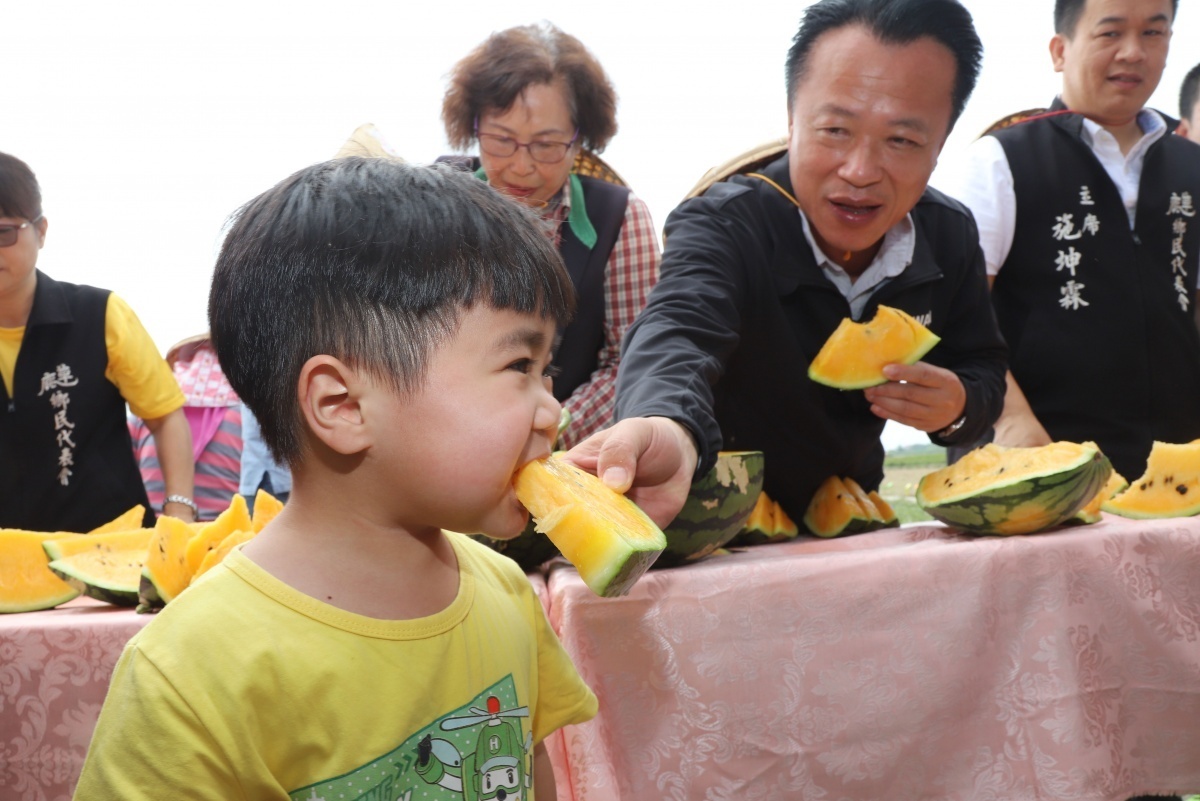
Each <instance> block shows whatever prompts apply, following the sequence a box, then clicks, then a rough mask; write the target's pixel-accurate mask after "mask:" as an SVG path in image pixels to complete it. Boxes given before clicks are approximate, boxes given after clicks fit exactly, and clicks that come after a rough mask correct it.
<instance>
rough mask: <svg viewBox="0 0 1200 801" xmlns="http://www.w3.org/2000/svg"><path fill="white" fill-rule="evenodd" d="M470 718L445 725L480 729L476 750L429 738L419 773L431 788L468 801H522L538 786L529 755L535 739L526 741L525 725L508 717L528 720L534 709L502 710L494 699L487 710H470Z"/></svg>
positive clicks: (420, 751) (419, 750) (420, 749)
mask: <svg viewBox="0 0 1200 801" xmlns="http://www.w3.org/2000/svg"><path fill="white" fill-rule="evenodd" d="M470 711H471V713H472V714H470V715H464V716H461V717H451V718H445V719H443V720H442V723H441V727H442V728H443V729H445V730H447V731H452V730H455V729H463V728H467V727H474V726H479V727H480V729H479V733H478V735H477V736H476V739H475V748H474V750H473V751H472V752H470V753H467V754H460V753H459V751H458V749H457V748H455V747H454V745H453V744H452V743H450V742H447V741H446V740H441V739H438V740H435V739H433V737H432V735H429V734H426V735H425V737H424V739H422V740H421V742H420V743H418V744H417V774H418V775H420V777H421V778H422V779H424V780H425V781H427V782H429V783H430V784H439V785H441V786H442V787H447V788H449V789H451V790H455V791H458V792H461V793H462V797H463V798H464V799H465V801H521V799H523V798H527V797H528V794H527V793H526V792H525V790H527V789H528V788H529V787H530V786H532V784H533V766H532V765H530V764H529V751H530V749H531V748H532V747H533V737H532V735H526V737H525V739H524V740H522V738H521V726H520V724H519V723H515V722H513V721H511V720H508V719H507V718H527V717H529V709H528V708H527V707H521V708H519V709H507V710H502V709H501V708H500V700H499V699H498V698H496V697H495V696H489V697H488V699H487V709H479V708H478V707H471V710H470Z"/></svg>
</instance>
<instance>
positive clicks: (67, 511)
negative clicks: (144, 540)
mask: <svg viewBox="0 0 1200 801" xmlns="http://www.w3.org/2000/svg"><path fill="white" fill-rule="evenodd" d="M108 296H109V292H108V290H104V289H96V288H95V287H90V286H77V285H75V284H68V283H64V282H58V281H54V280H53V279H51V278H49V277H47V276H46V275H45V274H43V273H41V272H39V273H38V274H37V290H36V291H35V293H34V298H33V309H32V311H31V313H30V315H29V322H27V323H26V325H25V336H24V338H23V340H22V342H21V350H20V352H19V353H18V355H17V365H16V370H15V371H14V373H13V397H12V398H9V397H8V392H7V390H6V388H5V387H4V385H3V382H0V398H2V399H3V406H2V407H0V526H2V527H5V528H24V529H30V530H34V531H88V530H90V529H93V528H95V527H96V526H99V525H101V524H103V523H106V522H108V521H109V520H111V519H113V518H115V517H117V516H118V515H120V514H121V513H122V512H125V511H127V510H128V509H129V508H130V507H132V506H134V505H136V504H139V503H140V504H142V505H143V506H145V508H146V518H145V524H146V525H154V512H153V511H152V510H151V509H150V503H149V501H148V500H147V499H146V489H145V487H144V486H143V484H142V476H141V473H140V472H138V467H137V463H136V462H135V461H134V458H133V444H132V442H131V441H130V438H129V428H128V425H127V423H126V417H125V400H124V398H122V397H121V393H120V392H118V391H117V388H116V386H114V385H113V384H112V383H111V382H110V381H109V380H108V379H107V378H105V377H104V371H105V370H106V369H107V367H108V349H107V347H106V345H105V341H104V332H105V315H106V312H107V309H108Z"/></svg>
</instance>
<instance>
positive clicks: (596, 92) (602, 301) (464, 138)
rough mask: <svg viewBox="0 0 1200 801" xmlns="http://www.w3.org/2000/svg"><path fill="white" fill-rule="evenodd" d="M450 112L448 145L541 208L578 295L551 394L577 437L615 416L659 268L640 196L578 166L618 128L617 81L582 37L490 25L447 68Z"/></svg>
mask: <svg viewBox="0 0 1200 801" xmlns="http://www.w3.org/2000/svg"><path fill="white" fill-rule="evenodd" d="M442 120H443V122H444V123H445V127H446V135H447V137H448V139H449V141H450V144H451V146H452V147H454V148H456V149H458V150H467V149H468V148H470V147H472V146H473V145H477V146H478V148H479V155H478V156H477V157H453V156H451V157H444V158H443V159H439V161H448V162H450V163H452V164H456V165H457V166H460V167H465V168H468V169H472V170H474V171H475V172H476V175H478V176H479V177H480V178H483V179H485V180H486V181H487V182H488V183H489V184H490V185H491V186H492V187H493V188H495V189H496V190H497V191H499V192H501V193H502V194H505V195H507V196H509V197H511V198H513V199H514V200H517V201H519V202H520V203H523V204H525V205H526V206H528V207H529V208H530V209H532V210H534V211H535V212H536V213H537V214H539V215H540V216H541V218H542V220H543V221H544V223H545V230H546V233H547V236H549V237H551V238H552V239H553V240H554V242H555V243H556V245H557V247H558V250H559V253H560V254H561V255H562V257H563V261H564V262H565V263H566V265H567V270H568V272H569V273H570V275H571V279H572V281H574V283H575V289H576V291H577V292H578V295H579V306H578V309H577V311H576V314H575V318H574V319H573V320H572V322H571V323H570V324H569V325H567V326H566V328H564V329H562V330H561V332H560V335H561V336H560V340H559V343H558V346H557V347H556V349H555V355H554V363H553V365H552V367H553V369H554V371H555V372H556V373H557V375H556V377H555V379H554V395H555V397H556V398H557V399H558V400H559V401H560V402H561V403H562V404H563V407H564V408H565V409H566V410H567V411H568V412H569V413H570V415H571V422H570V424H569V425H568V427H567V428H566V429H565V430H564V431H563V432H562V435H561V437H560V441H559V442H560V446H561V447H570V446H571V445H573V444H575V443H576V442H579V441H580V440H582V439H584V438H585V437H587V436H588V435H589V434H591V433H592V432H594V431H597V430H599V429H600V428H603V427H604V426H606V425H608V424H609V423H610V422H612V412H613V398H614V394H615V388H616V377H617V365H618V359H619V353H620V348H621V338H622V337H623V336H624V333H625V329H626V328H627V327H628V326H629V324H630V323H631V322H633V318H634V317H636V316H637V313H638V312H639V311H641V309H642V307H643V306H645V304H646V296H647V295H648V294H649V293H650V289H651V288H652V287H653V286H654V284H655V282H656V281H657V280H658V262H659V246H658V236H657V233H656V230H655V228H654V223H653V221H652V220H651V218H650V212H649V210H648V209H647V208H646V205H645V203H643V202H642V201H641V200H640V199H639V198H637V197H636V196H634V195H633V194H631V193H630V191H629V190H628V189H627V188H626V187H624V186H622V185H618V184H616V183H611V182H609V181H605V180H601V179H599V178H592V177H588V176H586V175H581V174H579V173H577V172H575V171H574V166H575V162H576V157H577V156H579V155H580V152H581V150H584V151H587V153H586V154H585V155H590V154H595V153H600V152H602V151H603V150H604V147H605V146H606V145H607V144H608V142H609V140H610V139H611V138H612V137H613V135H614V134H615V133H616V131H617V121H616V93H615V92H614V90H613V87H612V84H611V83H610V82H609V80H608V77H607V75H606V74H605V72H604V69H603V68H602V67H601V66H600V64H599V63H598V62H597V61H596V59H595V58H594V57H593V56H592V54H591V53H589V52H588V51H587V50H586V49H585V48H584V46H583V45H582V44H581V43H580V41H579V40H578V39H576V38H575V37H574V36H571V35H569V34H567V33H564V32H563V31H561V30H559V29H558V28H556V27H554V26H553V25H549V24H543V25H540V26H536V25H529V26H522V27H516V28H509V29H507V30H503V31H500V32H497V33H494V34H492V35H491V36H490V37H488V39H487V40H486V41H484V42H483V43H482V44H481V45H479V46H478V47H477V48H476V49H475V50H474V51H472V52H471V53H469V54H468V55H467V56H466V57H464V58H463V59H462V60H460V61H459V62H458V63H457V64H456V65H455V66H454V68H453V70H452V72H451V75H450V82H449V86H448V88H447V90H446V94H445V97H444V100H443V105H442Z"/></svg>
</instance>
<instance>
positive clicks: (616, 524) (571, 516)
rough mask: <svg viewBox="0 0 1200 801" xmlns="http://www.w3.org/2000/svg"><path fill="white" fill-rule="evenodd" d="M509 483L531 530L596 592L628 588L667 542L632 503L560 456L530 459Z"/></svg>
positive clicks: (610, 592) (612, 594)
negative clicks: (526, 512)
mask: <svg viewBox="0 0 1200 801" xmlns="http://www.w3.org/2000/svg"><path fill="white" fill-rule="evenodd" d="M514 486H515V488H516V492H517V498H518V500H520V501H521V503H522V504H523V505H524V506H525V508H526V509H528V510H529V513H530V514H531V515H533V519H534V522H535V523H536V524H537V530H538V531H540V532H542V533H543V534H545V535H546V536H547V537H549V538H550V540H551V541H552V542H553V543H554V544H555V545H556V546H558V550H559V551H561V552H562V555H563V556H565V557H566V558H567V560H568V561H569V562H570V563H571V564H573V565H575V567H576V569H577V570H578V571H579V576H580V578H582V579H583V581H584V583H585V584H587V585H588V587H589V588H591V590H592V592H594V593H596V594H597V595H599V596H601V597H604V598H614V597H617V596H619V595H625V594H626V593H627V592H629V590H630V588H631V587H632V586H633V585H634V583H635V582H636V581H637V580H638V579H639V578H641V576H642V574H643V573H645V572H646V571H647V570H648V569H649V568H650V565H652V564H654V560H655V559H657V558H658V555H659V554H660V553H662V551H663V549H664V548H666V547H667V540H666V537H664V536H663V533H662V531H661V530H660V529H659V528H658V526H656V525H655V524H654V521H652V520H651V519H650V518H649V517H647V516H646V513H645V512H643V511H642V510H641V509H639V508H638V507H637V504H635V503H634V502H633V501H631V500H629V499H628V498H626V497H625V496H624V495H622V494H621V493H619V492H616V491H615V490H612V489H610V488H609V487H608V486H606V485H605V484H604V482H602V481H601V480H600V479H598V478H597V477H596V476H594V475H592V474H591V473H589V472H587V471H586V470H581V469H580V468H578V467H576V466H575V465H573V464H571V463H570V462H568V461H566V460H565V459H561V458H558V457H551V458H549V459H540V460H537V461H534V462H530V463H529V464H527V465H525V466H524V467H523V468H521V470H520V472H519V473H517V478H516V480H515V481H514Z"/></svg>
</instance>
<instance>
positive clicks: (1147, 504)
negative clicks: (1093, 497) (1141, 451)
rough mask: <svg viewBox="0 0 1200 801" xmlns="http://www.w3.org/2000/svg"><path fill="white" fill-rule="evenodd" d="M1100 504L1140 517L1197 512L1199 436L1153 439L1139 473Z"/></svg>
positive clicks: (1199, 503) (1199, 495)
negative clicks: (1181, 439) (1181, 441)
mask: <svg viewBox="0 0 1200 801" xmlns="http://www.w3.org/2000/svg"><path fill="white" fill-rule="evenodd" d="M1100 508H1101V509H1103V510H1104V511H1106V512H1110V513H1112V514H1117V515H1121V516H1123V517H1133V518H1142V519H1148V518H1159V517H1191V516H1192V515H1196V514H1200V439H1197V440H1194V441H1193V442H1190V443H1186V444H1173V443H1168V442H1155V443H1154V444H1153V445H1152V446H1151V448H1150V457H1149V458H1148V459H1147V460H1146V472H1145V473H1144V474H1143V475H1142V477H1141V478H1139V479H1138V480H1137V481H1134V482H1133V483H1132V484H1131V485H1130V486H1129V489H1127V490H1125V491H1124V492H1122V493H1121V494H1120V495H1117V496H1115V497H1113V498H1110V499H1109V500H1107V501H1105V502H1104V503H1103V504H1101V507H1100Z"/></svg>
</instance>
